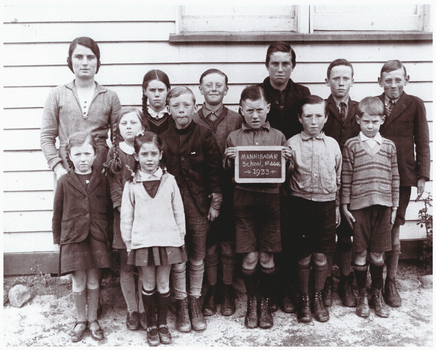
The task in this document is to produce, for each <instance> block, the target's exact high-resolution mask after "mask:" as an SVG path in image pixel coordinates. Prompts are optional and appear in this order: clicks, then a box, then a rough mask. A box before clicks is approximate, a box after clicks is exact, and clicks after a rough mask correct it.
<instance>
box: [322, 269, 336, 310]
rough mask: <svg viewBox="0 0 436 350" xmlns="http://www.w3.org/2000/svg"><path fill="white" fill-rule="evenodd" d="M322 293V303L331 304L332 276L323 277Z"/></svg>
mask: <svg viewBox="0 0 436 350" xmlns="http://www.w3.org/2000/svg"><path fill="white" fill-rule="evenodd" d="M322 293H323V295H324V305H325V306H332V304H333V276H329V277H327V278H326V279H325V284H324V289H323V291H322Z"/></svg>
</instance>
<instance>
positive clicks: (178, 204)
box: [172, 180, 186, 240]
mask: <svg viewBox="0 0 436 350" xmlns="http://www.w3.org/2000/svg"><path fill="white" fill-rule="evenodd" d="M172 183H173V197H172V206H173V213H174V219H175V220H176V224H177V226H178V228H179V232H180V237H181V238H182V239H183V240H184V239H185V235H186V224H185V210H184V207H183V200H182V196H181V194H180V190H179V186H177V182H176V181H175V180H173V181H172Z"/></svg>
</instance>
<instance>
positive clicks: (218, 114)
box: [202, 103, 224, 118]
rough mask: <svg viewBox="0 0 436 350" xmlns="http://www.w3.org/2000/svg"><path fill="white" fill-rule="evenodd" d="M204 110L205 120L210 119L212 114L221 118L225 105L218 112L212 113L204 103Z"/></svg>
mask: <svg viewBox="0 0 436 350" xmlns="http://www.w3.org/2000/svg"><path fill="white" fill-rule="evenodd" d="M202 108H203V115H204V117H205V118H207V117H209V115H210V114H212V113H214V114H215V115H216V116H217V117H220V116H221V114H222V113H223V111H224V105H223V104H222V105H221V106H220V108H218V110H216V111H211V110H210V109H209V108H207V107H206V104H205V103H203V106H202Z"/></svg>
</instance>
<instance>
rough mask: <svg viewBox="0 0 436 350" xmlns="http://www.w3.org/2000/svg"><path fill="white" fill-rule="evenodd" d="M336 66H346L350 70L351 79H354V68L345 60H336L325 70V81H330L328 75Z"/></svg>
mask: <svg viewBox="0 0 436 350" xmlns="http://www.w3.org/2000/svg"><path fill="white" fill-rule="evenodd" d="M337 66H347V67H350V68H351V77H352V78H353V77H354V68H353V65H352V64H351V63H350V62H349V61H347V60H346V59H345V58H338V59H337V60H334V61H333V62H331V63H330V64H329V66H328V68H327V79H330V74H331V72H332V69H333V68H334V67H337Z"/></svg>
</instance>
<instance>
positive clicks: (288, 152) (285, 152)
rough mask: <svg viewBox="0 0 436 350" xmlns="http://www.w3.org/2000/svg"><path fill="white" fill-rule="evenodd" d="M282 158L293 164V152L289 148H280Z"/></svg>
mask: <svg viewBox="0 0 436 350" xmlns="http://www.w3.org/2000/svg"><path fill="white" fill-rule="evenodd" d="M282 152H283V157H284V158H285V159H286V160H289V161H291V162H293V160H294V157H295V151H294V150H293V149H291V147H282Z"/></svg>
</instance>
